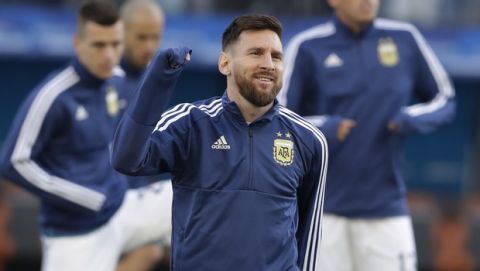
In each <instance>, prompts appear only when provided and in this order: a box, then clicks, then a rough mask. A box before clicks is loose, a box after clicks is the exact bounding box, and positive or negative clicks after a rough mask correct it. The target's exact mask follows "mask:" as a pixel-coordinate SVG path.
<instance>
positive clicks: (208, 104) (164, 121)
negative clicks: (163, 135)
mask: <svg viewBox="0 0 480 271" xmlns="http://www.w3.org/2000/svg"><path fill="white" fill-rule="evenodd" d="M222 111H223V106H222V99H221V98H220V97H215V98H210V99H207V100H202V101H197V102H193V103H181V104H178V105H176V106H174V107H172V108H170V109H168V110H167V111H165V112H164V113H163V114H162V116H161V118H160V120H159V121H158V123H157V125H156V127H155V130H156V131H160V132H161V131H164V130H166V129H168V128H169V127H170V126H172V125H173V126H176V127H179V128H181V127H183V128H188V127H189V126H190V125H191V123H192V122H197V121H199V120H201V119H205V118H215V117H216V116H218V115H220V113H221V112H222Z"/></svg>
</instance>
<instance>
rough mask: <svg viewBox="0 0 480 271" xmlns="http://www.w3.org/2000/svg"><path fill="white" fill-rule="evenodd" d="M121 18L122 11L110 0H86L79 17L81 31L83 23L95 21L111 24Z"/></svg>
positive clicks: (106, 24) (78, 22) (101, 23)
mask: <svg viewBox="0 0 480 271" xmlns="http://www.w3.org/2000/svg"><path fill="white" fill-rule="evenodd" d="M118 20H120V13H119V10H118V7H117V5H116V4H115V3H114V2H113V1H108V0H96V1H95V0H89V1H84V2H83V3H82V5H81V7H80V10H79V12H78V18H77V24H78V25H77V27H78V30H79V32H81V29H82V27H83V25H84V24H85V23H86V22H88V21H91V22H94V23H97V24H100V25H103V26H111V25H114V24H115V23H116V22H118Z"/></svg>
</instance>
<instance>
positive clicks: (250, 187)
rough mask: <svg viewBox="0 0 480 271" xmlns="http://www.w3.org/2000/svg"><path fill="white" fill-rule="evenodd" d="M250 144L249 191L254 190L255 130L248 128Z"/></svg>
mask: <svg viewBox="0 0 480 271" xmlns="http://www.w3.org/2000/svg"><path fill="white" fill-rule="evenodd" d="M248 143H249V152H250V153H249V156H250V159H249V160H250V161H249V169H248V189H253V185H254V184H253V129H252V127H251V126H250V125H249V126H248Z"/></svg>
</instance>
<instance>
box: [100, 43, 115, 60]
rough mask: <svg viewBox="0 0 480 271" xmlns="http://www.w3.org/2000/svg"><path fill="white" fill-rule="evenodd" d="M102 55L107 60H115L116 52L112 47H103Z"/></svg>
mask: <svg viewBox="0 0 480 271" xmlns="http://www.w3.org/2000/svg"><path fill="white" fill-rule="evenodd" d="M103 53H104V55H105V58H107V59H108V60H115V55H116V50H115V48H114V47H113V46H105V50H104V52H103Z"/></svg>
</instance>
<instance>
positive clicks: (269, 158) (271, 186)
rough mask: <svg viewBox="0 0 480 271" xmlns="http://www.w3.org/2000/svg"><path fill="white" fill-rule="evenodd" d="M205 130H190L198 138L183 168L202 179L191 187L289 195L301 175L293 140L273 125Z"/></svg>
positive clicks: (212, 126) (301, 158)
mask: <svg viewBox="0 0 480 271" xmlns="http://www.w3.org/2000/svg"><path fill="white" fill-rule="evenodd" d="M207 125H208V126H209V127H208V128H207V127H204V126H203V127H195V130H197V131H193V132H194V133H195V134H197V135H199V136H200V137H199V138H197V139H195V140H194V142H193V143H191V145H190V149H191V150H190V154H191V156H190V158H189V162H188V163H189V165H191V169H192V172H193V174H195V173H194V172H200V174H199V176H202V178H200V179H196V180H197V181H196V182H197V183H196V186H200V187H204V188H209V189H221V190H234V189H243V190H255V191H258V192H262V193H267V194H271V195H275V196H288V197H291V196H295V194H296V192H297V190H298V187H299V185H300V183H301V180H302V177H303V176H304V174H305V171H306V165H305V159H306V158H305V157H304V156H302V152H301V151H300V145H299V142H298V138H297V136H298V135H296V134H295V133H294V132H293V131H291V130H289V129H287V128H285V127H282V126H278V125H273V124H268V125H263V124H261V125H251V126H244V127H233V128H232V126H224V125H221V124H218V123H208V124H207ZM205 128H207V129H205ZM200 130H201V131H200ZM197 176H198V175H197Z"/></svg>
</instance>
